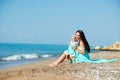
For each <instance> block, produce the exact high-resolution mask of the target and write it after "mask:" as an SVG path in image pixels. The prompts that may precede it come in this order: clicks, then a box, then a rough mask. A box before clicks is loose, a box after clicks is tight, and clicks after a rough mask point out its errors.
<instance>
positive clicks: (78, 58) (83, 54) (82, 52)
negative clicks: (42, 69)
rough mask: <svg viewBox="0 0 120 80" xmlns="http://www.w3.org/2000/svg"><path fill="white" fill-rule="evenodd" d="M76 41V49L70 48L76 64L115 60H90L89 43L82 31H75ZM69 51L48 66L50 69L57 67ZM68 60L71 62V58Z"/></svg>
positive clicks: (113, 60)
mask: <svg viewBox="0 0 120 80" xmlns="http://www.w3.org/2000/svg"><path fill="white" fill-rule="evenodd" d="M75 35H76V39H77V40H78V41H79V42H78V47H77V49H76V48H75V47H73V48H71V49H72V50H73V52H74V54H75V59H74V61H75V62H76V63H80V62H92V63H103V62H115V61H116V59H112V60H106V59H98V60H91V59H90V56H89V53H90V47H89V43H88V42H87V39H86V38H85V35H84V32H83V31H82V30H78V31H76V34H75ZM68 54H70V53H69V51H64V53H63V54H62V55H61V56H60V58H59V59H57V60H56V61H55V62H53V63H52V64H50V65H49V66H50V67H54V66H57V65H59V64H60V63H61V62H63V61H64V60H65V59H66V57H67V56H68ZM69 59H70V60H72V57H69Z"/></svg>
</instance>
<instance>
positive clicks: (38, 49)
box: [0, 43, 98, 69]
mask: <svg viewBox="0 0 120 80" xmlns="http://www.w3.org/2000/svg"><path fill="white" fill-rule="evenodd" d="M92 47H93V46H90V48H91V52H98V50H92ZM67 48H68V45H60V44H23V43H0V69H7V68H9V67H15V66H19V65H23V64H30V63H34V62H41V61H46V60H49V59H52V58H58V57H60V55H61V54H62V53H63V52H64V51H65V50H66V49H67Z"/></svg>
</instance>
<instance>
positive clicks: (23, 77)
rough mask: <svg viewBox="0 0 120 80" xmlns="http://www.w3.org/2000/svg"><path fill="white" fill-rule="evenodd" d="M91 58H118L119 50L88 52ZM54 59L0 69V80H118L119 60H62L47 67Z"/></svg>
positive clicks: (119, 79)
mask: <svg viewBox="0 0 120 80" xmlns="http://www.w3.org/2000/svg"><path fill="white" fill-rule="evenodd" d="M90 56H91V59H99V58H105V59H113V58H120V52H119V51H102V52H97V53H90ZM54 60H56V59H51V60H48V61H43V62H36V63H32V64H26V65H22V66H18V67H11V68H7V69H3V70H0V80H63V79H64V80H120V60H119V59H118V61H117V62H113V63H101V64H95V63H74V64H69V62H67V61H66V62H65V61H64V62H63V63H61V64H60V65H58V66H56V67H48V66H47V65H48V64H50V63H52V62H53V61H54Z"/></svg>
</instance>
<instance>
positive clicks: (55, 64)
mask: <svg viewBox="0 0 120 80" xmlns="http://www.w3.org/2000/svg"><path fill="white" fill-rule="evenodd" d="M65 58H66V54H65V53H63V54H62V55H61V56H60V58H59V59H57V60H56V61H55V62H54V63H52V64H51V65H50V66H57V65H59V64H60V63H61V62H63V61H64V60H65Z"/></svg>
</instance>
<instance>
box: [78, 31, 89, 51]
mask: <svg viewBox="0 0 120 80" xmlns="http://www.w3.org/2000/svg"><path fill="white" fill-rule="evenodd" d="M77 32H78V33H79V34H80V38H81V40H82V41H83V43H84V45H85V50H87V52H90V46H89V43H88V42H87V39H86V38H85V35H84V32H83V31H82V30H78V31H76V33H77Z"/></svg>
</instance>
